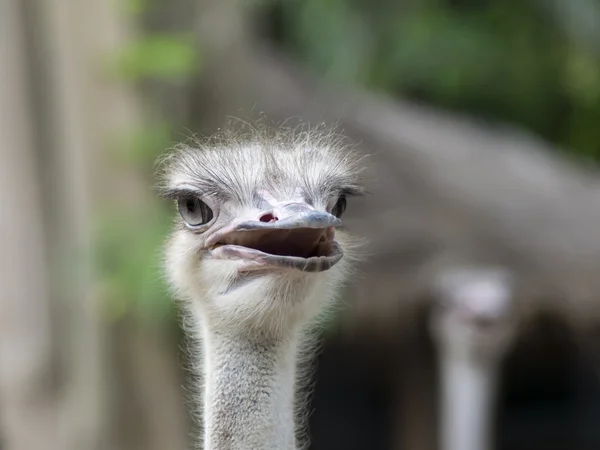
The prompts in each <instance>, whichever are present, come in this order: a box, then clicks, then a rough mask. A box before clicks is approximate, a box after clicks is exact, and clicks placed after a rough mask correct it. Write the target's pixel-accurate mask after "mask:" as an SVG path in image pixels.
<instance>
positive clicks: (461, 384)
mask: <svg viewBox="0 0 600 450" xmlns="http://www.w3.org/2000/svg"><path fill="white" fill-rule="evenodd" d="M514 278H515V277H514V276H513V275H512V274H511V273H510V272H509V271H507V270H505V269H503V268H499V267H486V266H482V267H460V266H459V267H454V268H450V269H446V270H445V271H443V272H442V273H441V274H440V277H439V279H438V280H437V283H436V286H435V289H434V290H435V294H436V298H437V300H438V302H437V304H436V308H434V314H433V316H432V320H431V332H432V335H433V338H434V340H435V341H436V343H437V347H438V351H439V361H440V369H441V373H440V385H441V386H440V387H441V398H440V443H441V445H440V448H442V449H444V450H492V449H493V447H494V445H493V422H494V407H495V400H496V394H497V384H498V378H499V372H500V365H501V362H502V359H503V358H504V356H505V355H506V353H507V351H508V349H509V347H510V345H511V344H512V341H513V339H514V337H515V335H516V332H517V323H518V320H517V317H518V311H517V308H516V305H515V298H514V295H515V279H514Z"/></svg>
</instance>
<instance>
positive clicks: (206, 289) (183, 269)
mask: <svg viewBox="0 0 600 450" xmlns="http://www.w3.org/2000/svg"><path fill="white" fill-rule="evenodd" d="M359 162H360V159H359V158H358V157H357V154H356V153H355V152H354V151H353V150H352V149H351V148H349V147H348V146H347V145H345V144H344V143H343V141H342V140H341V139H340V138H339V137H335V135H333V134H332V133H323V132H317V133H315V132H312V133H310V132H303V133H293V132H286V131H277V132H274V133H271V134H269V132H268V131H256V130H253V131H252V132H251V133H249V135H244V136H240V135H235V134H234V133H222V134H221V135H219V136H217V137H215V138H213V139H212V140H210V141H209V142H207V143H196V145H194V146H187V145H181V146H178V147H177V148H176V149H175V150H174V151H173V152H171V153H170V154H169V155H167V157H166V158H165V159H164V161H163V169H164V170H163V174H164V184H163V190H164V194H165V195H166V196H167V197H169V198H172V199H174V200H175V201H176V202H177V207H178V210H179V215H178V220H177V226H176V229H175V231H174V233H173V235H172V237H171V239H170V241H169V244H168V248H167V252H166V259H167V261H166V262H167V269H168V274H169V277H170V280H171V282H172V284H173V286H174V287H175V289H176V290H177V294H178V296H179V297H180V298H184V299H188V300H190V301H191V302H192V303H193V304H194V307H197V308H199V310H200V312H201V314H200V316H201V317H202V318H203V319H204V322H207V323H209V324H210V323H219V326H221V327H231V328H236V329H246V330H255V331H258V330H260V331H261V332H263V333H265V332H266V333H277V332H279V331H282V330H286V329H288V328H290V327H291V328H293V327H294V326H295V325H296V324H301V323H303V322H306V321H307V320H308V319H310V318H312V317H314V316H315V315H316V314H317V313H318V312H320V311H322V310H323V309H324V308H325V307H326V306H327V305H328V304H329V303H330V302H329V300H330V299H331V298H332V297H333V294H334V293H335V291H336V287H338V286H339V284H340V283H341V282H342V281H343V280H344V278H345V277H344V276H345V275H346V274H347V272H348V267H349V261H350V260H351V259H352V248H353V245H352V244H351V239H350V237H349V236H348V235H347V234H346V233H345V232H344V231H343V230H341V229H339V227H340V225H341V223H342V222H341V220H340V217H341V216H342V214H343V212H344V210H345V208H346V200H347V198H348V197H350V196H353V195H356V194H359V193H360V192H361V187H360V183H359V173H360V164H359ZM204 325H206V323H204Z"/></svg>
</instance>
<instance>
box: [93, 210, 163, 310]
mask: <svg viewBox="0 0 600 450" xmlns="http://www.w3.org/2000/svg"><path fill="white" fill-rule="evenodd" d="M170 225H171V221H170V219H169V214H167V213H166V212H165V211H164V209H163V208H159V207H158V206H157V205H156V204H153V205H146V206H145V207H144V208H132V210H127V211H111V212H105V213H104V214H103V215H102V216H101V219H100V222H99V228H98V230H97V232H98V233H97V236H98V243H97V244H98V247H97V248H98V249H97V262H96V264H97V269H98V270H99V271H100V273H101V275H102V277H101V278H102V284H101V289H102V293H103V298H104V299H105V302H104V312H105V315H106V317H107V319H108V320H118V319H120V318H122V317H123V316H125V315H126V314H128V313H131V312H138V313H141V314H142V315H144V316H146V317H148V318H159V319H164V318H165V317H170V316H171V315H172V314H173V307H172V304H171V302H170V300H169V298H168V295H167V287H166V284H165V281H164V279H163V275H162V268H161V267H160V263H161V260H162V259H161V247H162V244H163V242H164V239H165V236H166V235H167V233H168V231H169V228H170Z"/></svg>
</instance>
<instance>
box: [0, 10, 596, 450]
mask: <svg viewBox="0 0 600 450" xmlns="http://www.w3.org/2000/svg"><path fill="white" fill-rule="evenodd" d="M0 58H1V59H0V142H1V144H0V152H1V156H2V157H1V159H0V243H1V246H0V449H2V450H34V449H42V448H43V449H46V450H54V449H56V450H58V449H60V450H95V449H110V450H118V449H122V450H134V449H140V450H141V449H144V450H165V449H169V450H183V449H185V448H187V447H188V445H189V443H190V442H191V441H190V436H192V430H193V426H192V424H193V421H192V415H191V413H190V410H191V409H192V408H193V404H192V402H191V397H190V390H189V386H190V384H189V380H190V373H189V370H188V369H187V367H188V357H187V344H186V341H185V339H184V338H183V336H182V332H181V331H180V328H179V318H178V311H177V305H176V304H175V303H174V302H173V301H172V299H171V298H170V296H169V294H168V292H167V289H166V286H165V282H164V280H163V277H162V273H161V267H160V265H161V246H162V245H163V242H164V240H165V237H166V236H167V234H168V232H169V229H170V226H171V223H172V217H173V214H174V208H173V205H171V204H170V203H169V202H165V201H162V200H159V199H157V197H156V192H155V190H154V183H155V179H154V175H155V174H154V172H155V160H156V158H157V157H158V156H159V155H160V154H161V153H162V152H163V151H165V149H167V148H169V147H170V146H172V145H173V144H174V143H176V142H180V141H184V140H186V139H188V138H190V137H191V136H192V135H195V134H197V133H198V134H209V133H211V132H213V131H215V130H217V129H218V128H219V127H222V126H224V125H225V124H226V123H227V121H228V119H229V118H230V117H232V116H234V117H241V118H244V119H256V118H258V119H260V120H266V121H267V122H269V123H273V124H277V123H281V122H282V121H284V120H287V119H290V118H292V121H293V120H303V121H305V122H308V123H310V124H320V123H322V122H324V123H327V124H332V125H336V126H338V128H339V130H340V131H341V132H343V133H345V134H347V135H348V136H349V137H350V138H351V139H353V140H354V141H355V142H356V143H357V144H358V145H359V148H360V150H361V151H363V152H364V153H366V154H369V155H371V156H370V157H369V159H368V161H369V166H370V167H369V171H370V173H371V175H370V177H369V179H368V187H369V190H370V194H369V195H368V196H366V197H364V198H360V199H356V200H352V201H351V202H349V205H348V212H347V221H346V224H347V225H348V227H349V228H350V229H351V230H353V231H355V233H356V234H358V235H361V236H364V237H366V238H367V239H368V242H369V244H368V246H367V247H368V251H367V254H366V255H365V263H364V264H363V267H361V270H360V271H359V275H358V276H357V277H356V279H355V280H353V283H352V284H351V285H350V286H349V287H348V290H347V293H346V295H345V296H344V299H345V300H344V301H345V305H346V307H345V308H344V310H343V311H342V312H340V314H339V316H337V317H336V318H335V319H334V320H332V321H331V323H330V324H329V325H328V327H327V330H326V332H325V333H324V336H323V338H324V348H323V352H322V353H321V354H320V356H319V359H318V365H317V370H316V391H315V395H314V398H313V402H312V405H311V428H310V433H311V437H312V447H311V448H313V449H344V450H354V449H357V450H358V449H373V450H378V449H380V450H384V449H386V450H388V449H389V450H392V449H394V450H395V449H398V450H402V449H408V450H433V449H442V448H443V449H446V450H450V449H452V450H460V448H456V447H454V448H452V447H451V444H449V443H448V440H452V439H453V438H452V437H451V434H452V433H449V434H448V432H447V430H448V427H450V428H453V427H452V424H453V423H454V422H452V420H453V419H452V418H453V417H459V416H460V417H462V416H461V414H462V413H461V412H460V411H461V410H460V408H459V409H454V408H455V407H457V403H461V402H462V399H463V396H462V395H461V392H470V391H469V389H475V392H476V397H478V398H480V397H482V396H485V395H488V394H489V398H490V399H491V400H490V401H489V404H488V403H486V402H485V401H484V402H483V406H481V405H480V406H477V405H479V403H478V402H477V401H474V402H472V403H471V402H470V400H468V399H467V397H468V396H467V397H464V399H465V405H466V406H465V407H466V408H470V407H472V408H478V407H481V409H478V410H477V411H478V413H477V415H478V416H480V417H484V416H485V417H487V416H486V414H488V415H489V420H488V424H487V425H486V424H483V425H482V424H477V423H474V424H472V425H467V428H469V426H472V427H474V428H477V427H479V428H482V427H483V428H484V429H485V430H487V431H485V432H484V434H485V436H486V437H485V439H484V440H485V441H486V442H487V444H486V445H485V447H480V450H490V449H491V448H492V447H494V448H497V449H501V450H517V449H532V448H544V449H545V450H586V449H597V448H600V426H599V424H600V385H599V378H598V374H599V372H598V368H599V367H600V366H599V365H598V363H599V362H600V361H598V352H599V350H600V348H599V347H598V345H597V336H598V334H597V332H596V323H597V322H598V319H600V314H598V312H599V311H600V307H599V306H600V280H599V279H598V278H599V277H598V270H599V269H600V228H599V226H600V220H599V219H600V187H599V186H598V184H599V183H598V181H599V180H600V177H598V175H597V168H596V164H597V161H598V160H599V159H600V126H599V124H600V2H598V1H597V0H569V1H564V0H563V1H561V0H548V1H539V0H478V1H473V0H421V1H415V0H396V1H389V0H245V1H242V0H239V1H236V0H170V1H167V0H110V1H106V0H79V1H77V2H75V1H67V0H44V1H41V2H40V1H35V0H2V2H1V3H0ZM457 270H458V271H459V272H460V273H459V275H456V271H457ZM465 273H466V274H467V276H463V275H464V274H465ZM498 273H502V274H503V275H502V276H500V277H497V276H495V275H494V274H498ZM460 274H462V275H460ZM490 274H491V275H490ZM490 277H491V278H490ZM448 279H450V280H451V281H450V282H447V281H448ZM507 280H510V281H507ZM478 283H479V284H478ZM481 283H483V284H484V285H486V286H488V285H493V286H495V288H498V287H500V288H501V292H502V294H501V295H499V297H498V296H496V297H494V295H492V297H494V299H495V300H493V301H492V303H493V305H494V306H489V305H490V304H492V303H490V302H488V300H489V295H490V294H489V290H488V291H486V290H485V289H483V290H481V289H479V290H478V289H471V290H469V289H468V288H469V287H470V286H471V287H472V286H479V285H481ZM486 283H487V284H486ZM465 287H466V291H465V289H464V288H465ZM465 292H466V293H465ZM486 292H488V293H486ZM486 296H487V297H486ZM486 302H487V303H486ZM494 302H496V303H494ZM482 305H483V306H482ZM486 305H487V306H486ZM461 330H462V331H464V330H470V331H469V332H471V331H472V333H471V334H468V333H467V334H468V335H467V336H466V337H465V336H462V335H461V336H462V337H461V336H458V337H457V333H459V334H460V333H461ZM482 343H483V344H485V345H483V344H482ZM463 351H464V352H463ZM461 352H463V353H466V354H468V355H469V356H468V357H467V358H464V357H461V356H460V355H462V354H463V353H461ZM457 355H458V356H457ZM461 358H462V359H461ZM461 365H462V366H461ZM458 366H460V367H463V366H465V367H468V368H469V370H472V371H475V372H477V373H479V374H480V375H481V376H482V377H483V378H484V379H485V380H487V381H486V382H485V383H483V386H488V387H487V388H486V387H484V388H481V387H477V386H474V385H472V384H469V383H470V382H469V381H468V380H467V381H464V380H462V381H461V379H459V380H458V381H457V380H456V379H454V378H453V377H455V376H456V373H455V372H453V369H452V368H453V367H458ZM453 374H454V375H453ZM459 378H460V377H459ZM452 380H454V381H452ZM465 383H466V384H465ZM465 386H466V387H465ZM461 389H466V391H461ZM477 389H482V390H480V391H477ZM452 392H454V393H455V395H454V397H453V396H452V395H451V394H452ZM485 392H487V393H488V394H485ZM451 398H454V399H455V400H453V401H448V399H451ZM456 399H461V401H457V400H456ZM480 403H481V402H480ZM467 416H468V413H467ZM457 420H458V421H459V422H460V420H461V419H457ZM465 420H466V422H465V423H472V422H469V419H465ZM475 422H476V421H475ZM484 422H485V420H484ZM461 423H462V422H461ZM444 424H445V425H444ZM488 425H489V426H488ZM444 430H445V431H444ZM463 450H473V448H471V449H467V448H464V449H463Z"/></svg>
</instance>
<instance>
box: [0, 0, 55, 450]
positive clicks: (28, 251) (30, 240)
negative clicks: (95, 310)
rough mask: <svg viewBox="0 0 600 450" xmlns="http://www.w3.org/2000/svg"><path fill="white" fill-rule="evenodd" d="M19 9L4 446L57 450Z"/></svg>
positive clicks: (9, 149) (9, 10)
mask: <svg viewBox="0 0 600 450" xmlns="http://www.w3.org/2000/svg"><path fill="white" fill-rule="evenodd" d="M21 7H22V3H21V2H20V1H19V0H4V1H2V2H0V80H1V82H0V142H1V144H0V161H1V162H0V243H1V244H0V447H2V449H3V450H33V449H42V448H43V449H46V450H52V449H56V450H58V449H59V448H60V447H59V446H58V442H57V435H56V423H55V420H56V415H55V410H54V409H53V408H54V406H55V403H56V398H55V397H54V395H53V394H54V392H53V385H52V361H53V354H52V345H51V343H52V335H51V319H50V305H49V292H48V283H47V273H46V267H47V260H46V251H45V250H46V249H45V239H44V227H45V225H46V223H45V221H44V217H43V214H42V198H41V186H40V184H39V177H38V170H37V167H36V163H37V161H36V158H35V153H36V152H35V144H34V141H35V139H34V136H35V134H36V130H35V124H34V122H35V121H34V117H33V115H32V113H31V110H32V108H31V107H32V105H31V100H32V99H31V96H30V92H31V86H30V84H29V82H28V81H29V72H28V67H27V66H28V64H27V54H26V46H25V42H24V39H25V33H24V26H25V22H24V17H23V14H22V13H23V11H22V9H21Z"/></svg>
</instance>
